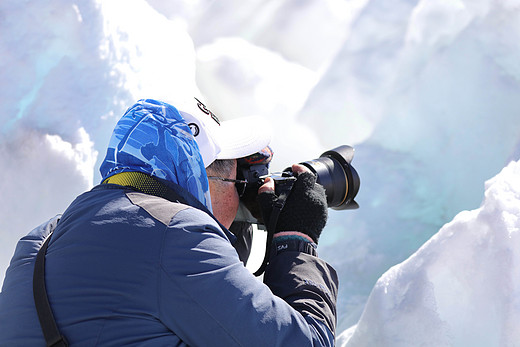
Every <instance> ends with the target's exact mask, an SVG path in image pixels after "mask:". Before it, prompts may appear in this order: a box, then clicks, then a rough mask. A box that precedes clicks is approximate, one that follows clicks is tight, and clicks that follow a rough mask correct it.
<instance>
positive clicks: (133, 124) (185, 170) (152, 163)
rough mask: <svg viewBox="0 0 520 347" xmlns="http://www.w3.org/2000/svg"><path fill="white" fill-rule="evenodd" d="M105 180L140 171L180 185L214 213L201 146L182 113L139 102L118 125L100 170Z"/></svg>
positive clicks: (163, 105) (152, 102) (164, 105)
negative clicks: (123, 173)
mask: <svg viewBox="0 0 520 347" xmlns="http://www.w3.org/2000/svg"><path fill="white" fill-rule="evenodd" d="M99 170H100V172H101V176H102V181H103V180H105V179H106V178H108V177H110V176H112V175H115V174H117V173H121V172H128V171H134V172H135V171H137V172H143V173H145V174H148V175H151V176H156V177H158V178H161V179H164V180H167V181H169V182H173V183H175V184H178V185H179V186H181V187H182V188H184V189H186V190H187V191H188V192H189V193H191V194H192V195H193V196H195V197H196V198H197V199H198V200H199V201H200V202H202V203H203V204H204V205H205V206H206V207H207V208H208V209H209V210H210V211H211V200H210V195H209V185H208V178H207V175H206V169H205V167H204V162H203V160H202V156H201V155H200V151H199V147H198V145H197V142H196V141H195V139H194V137H193V135H192V133H191V130H190V127H189V126H188V124H187V123H186V121H185V120H184V118H183V117H182V116H181V114H180V113H179V111H178V110H177V109H176V108H175V107H173V106H172V105H169V104H167V103H164V102H161V101H157V100H153V99H146V100H145V99H143V100H139V101H138V102H137V103H136V104H135V105H133V106H132V107H130V108H129V109H128V110H127V111H126V113H125V114H124V115H123V117H121V119H120V120H119V121H118V122H117V124H116V126H115V128H114V132H113V133H112V136H111V138H110V143H109V145H108V149H107V154H106V156H105V159H104V160H103V163H102V164H101V167H100V169H99Z"/></svg>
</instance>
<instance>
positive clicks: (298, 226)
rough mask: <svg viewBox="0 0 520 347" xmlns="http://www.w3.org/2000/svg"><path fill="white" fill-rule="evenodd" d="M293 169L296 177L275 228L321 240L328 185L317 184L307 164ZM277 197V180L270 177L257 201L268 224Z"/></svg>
mask: <svg viewBox="0 0 520 347" xmlns="http://www.w3.org/2000/svg"><path fill="white" fill-rule="evenodd" d="M292 171H293V173H294V175H295V176H296V177H297V180H296V182H295V183H294V186H293V188H292V191H291V193H290V194H289V196H288V198H287V201H286V202H285V206H284V208H283V209H282V211H281V213H280V216H279V218H278V222H277V224H276V230H275V232H281V231H298V232H301V233H304V234H306V235H308V236H309V237H310V238H312V240H313V241H314V242H315V243H318V239H319V237H320V234H321V231H322V230H323V228H324V227H325V223H326V222H327V197H326V196H325V189H323V187H322V186H321V185H319V184H316V176H314V174H312V173H311V172H310V171H309V170H308V169H307V168H306V167H305V166H303V165H298V164H295V165H293V166H292ZM277 199H278V196H277V195H276V194H275V189H274V180H273V179H272V178H270V177H269V178H267V179H266V180H265V182H264V184H263V185H262V186H261V187H260V188H259V189H258V203H259V205H260V208H261V210H262V215H263V219H264V221H265V223H266V225H269V220H270V217H271V212H272V209H273V204H274V203H275V202H276V201H277Z"/></svg>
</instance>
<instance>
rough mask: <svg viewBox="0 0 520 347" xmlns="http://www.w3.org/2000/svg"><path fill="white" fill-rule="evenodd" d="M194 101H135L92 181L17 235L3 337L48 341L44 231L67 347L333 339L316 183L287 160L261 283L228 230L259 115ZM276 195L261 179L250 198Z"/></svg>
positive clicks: (258, 146) (322, 204) (266, 203)
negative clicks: (38, 296) (189, 105)
mask: <svg viewBox="0 0 520 347" xmlns="http://www.w3.org/2000/svg"><path fill="white" fill-rule="evenodd" d="M197 101H198V100H197ZM197 106H198V107H197V108H196V112H192V113H184V112H179V111H178V110H177V109H176V108H175V107H173V106H171V105H169V104H166V103H163V102H159V101H156V100H150V99H148V100H141V101H139V102H138V103H136V104H135V105H134V106H132V107H131V108H130V109H129V110H128V111H127V112H126V113H125V114H124V116H123V117H122V118H121V119H120V120H119V122H118V123H117V125H116V127H115V130H114V132H113V134H112V137H111V140H110V144H109V146H108V150H107V154H106V157H105V160H104V161H103V163H102V165H101V168H100V170H101V174H102V178H103V179H102V184H100V185H98V186H96V187H94V188H93V189H92V190H90V191H88V192H86V193H84V194H82V195H80V196H79V197H77V198H76V199H75V200H74V202H72V204H71V205H70V206H69V207H68V209H67V210H66V211H65V212H64V213H63V215H62V216H57V217H55V218H53V219H51V220H50V221H48V222H46V223H44V224H42V225H41V226H39V227H37V228H36V229H34V230H33V231H32V232H31V233H29V234H28V235H27V236H26V237H24V238H22V239H21V240H20V242H19V243H18V245H17V248H16V250H15V254H14V256H13V258H12V260H11V264H10V266H9V268H8V270H7V272H6V277H5V280H4V283H3V287H2V292H1V293H0V346H43V345H45V340H44V334H43V333H42V327H41V326H40V323H39V320H38V315H37V312H36V308H35V302H34V299H33V272H34V268H35V265H34V264H35V258H36V254H37V253H38V251H39V250H40V248H41V247H42V244H43V243H44V241H45V240H46V239H47V238H49V237H50V241H49V243H48V249H47V250H46V255H45V277H44V278H45V285H46V290H47V296H48V299H49V302H50V307H51V308H52V312H53V313H54V318H55V322H56V325H57V327H58V329H59V330H60V332H61V334H62V335H63V336H65V338H66V339H67V340H68V342H69V344H70V345H71V346H186V345H188V346H226V347H229V346H298V347H299V346H331V345H333V344H334V333H335V324H336V295H337V277H336V273H335V271H334V269H332V268H331V267H330V266H329V265H328V264H327V263H325V262H324V261H323V260H321V259H319V258H318V257H317V254H316V245H317V242H318V238H319V236H320V233H321V230H322V229H323V227H324V226H325V222H326V218H327V217H326V216H327V213H326V211H327V207H326V199H325V194H324V190H323V188H322V187H321V186H319V185H317V184H315V177H314V176H313V175H312V174H311V173H310V172H308V170H306V169H305V168H304V167H302V166H299V165H293V171H294V172H295V175H296V176H297V180H296V182H295V184H294V187H293V190H292V192H291V194H290V195H289V197H288V198H287V201H286V204H285V207H284V208H283V210H282V212H281V213H280V215H279V218H278V223H277V224H276V231H277V232H276V233H275V235H274V238H273V244H272V246H271V255H270V259H269V265H268V266H267V268H266V270H265V275H264V279H263V281H264V283H262V282H261V281H259V280H258V279H257V278H256V277H254V276H253V275H252V274H251V273H250V272H249V271H248V270H247V269H246V268H245V267H244V265H243V263H242V262H241V261H240V259H239V257H238V255H237V252H236V250H235V248H234V247H233V245H234V243H235V241H236V237H235V236H234V235H233V234H232V233H231V232H230V231H229V230H228V228H229V227H230V225H231V223H232V222H233V219H234V218H235V215H236V213H237V208H238V204H239V194H238V191H237V190H241V189H242V188H243V185H244V183H245V182H243V181H240V180H237V179H236V170H237V169H236V165H237V164H236V163H237V161H236V159H238V158H242V157H246V156H249V155H251V154H254V153H256V152H258V151H260V150H262V149H263V148H264V147H266V146H267V145H268V143H269V141H270V138H269V134H268V133H266V132H265V131H262V130H259V126H260V124H258V123H257V120H256V119H252V118H240V119H237V120H231V121H226V122H220V121H219V120H218V118H217V117H216V116H215V115H214V114H213V113H212V112H211V111H209V110H208V109H207V108H206V107H205V106H204V105H203V104H202V103H200V102H198V103H197ZM278 200H279V198H278V196H277V195H276V194H275V191H274V182H273V180H271V179H267V180H266V182H265V183H264V184H263V185H262V186H261V187H260V189H259V196H258V202H259V205H260V207H261V209H262V212H263V216H264V219H265V220H266V221H269V220H270V215H271V212H272V211H273V205H276V204H277V202H278ZM51 232H52V234H51ZM44 254H45V253H44ZM36 286H37V287H38V285H36Z"/></svg>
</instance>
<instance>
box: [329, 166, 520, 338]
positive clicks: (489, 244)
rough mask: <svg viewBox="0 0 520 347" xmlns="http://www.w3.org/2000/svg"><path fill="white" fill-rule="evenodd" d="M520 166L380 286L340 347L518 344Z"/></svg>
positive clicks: (496, 179)
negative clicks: (477, 205) (477, 204)
mask: <svg viewBox="0 0 520 347" xmlns="http://www.w3.org/2000/svg"><path fill="white" fill-rule="evenodd" d="M519 273H520V161H517V162H511V163H510V164H509V165H508V166H507V167H506V168H504V169H503V170H502V172H500V174H498V175H497V176H495V177H494V178H492V179H490V180H489V181H487V182H486V189H485V197H484V200H483V202H482V205H481V206H480V207H479V208H478V209H475V210H472V211H463V212H460V213H459V214H458V215H457V216H456V217H455V218H454V219H453V220H452V221H451V222H449V223H447V224H446V225H444V226H443V227H442V228H441V229H440V231H439V232H438V233H437V234H435V236H433V237H432V238H431V239H430V240H429V241H428V242H426V243H425V244H424V245H423V246H422V247H421V248H420V249H419V250H418V251H417V252H416V253H415V254H413V255H412V256H411V257H410V258H408V259H407V260H406V261H404V262H403V263H401V264H399V265H396V266H394V267H392V268H391V269H390V270H388V271H387V272H386V273H385V274H384V275H383V276H381V278H380V279H379V280H378V281H377V283H376V285H375V287H374V289H373V290H372V293H371V294H370V297H369V299H368V302H367V305H366V307H365V311H364V312H363V315H362V316H361V319H360V320H359V323H358V324H357V325H356V326H354V327H352V328H350V329H349V330H347V331H345V332H344V333H343V334H342V335H341V336H340V337H339V338H338V340H337V343H338V346H343V347H348V346H356V347H362V346H388V347H392V346H399V347H406V346H410V347H412V346H425V347H427V346H432V347H440V346H475V347H479V346H482V347H492V346H502V347H505V346H520V329H519V328H520V323H519V322H520V278H519V276H518V274H519Z"/></svg>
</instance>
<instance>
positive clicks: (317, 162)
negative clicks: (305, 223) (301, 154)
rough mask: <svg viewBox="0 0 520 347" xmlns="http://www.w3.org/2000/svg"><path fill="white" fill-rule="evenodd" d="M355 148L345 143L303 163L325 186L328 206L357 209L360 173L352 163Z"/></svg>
mask: <svg viewBox="0 0 520 347" xmlns="http://www.w3.org/2000/svg"><path fill="white" fill-rule="evenodd" d="M353 158H354V148H352V147H350V146H347V145H343V146H339V147H336V148H334V149H331V150H330V151H327V152H325V153H323V154H322V155H321V156H320V157H319V158H318V159H314V160H309V161H306V162H303V163H301V164H302V165H304V166H306V167H308V168H309V170H311V171H312V172H313V173H314V174H316V177H317V179H316V182H317V183H319V184H321V185H322V186H323V188H325V194H326V195H327V205H328V207H330V208H332V209H335V210H347V209H356V208H358V207H359V205H358V204H357V203H356V202H355V201H354V198H355V197H356V195H357V193H358V190H359V185H360V181H359V175H358V173H357V171H356V170H355V169H354V167H353V166H352V165H350V163H351V162H352V159H353Z"/></svg>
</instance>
